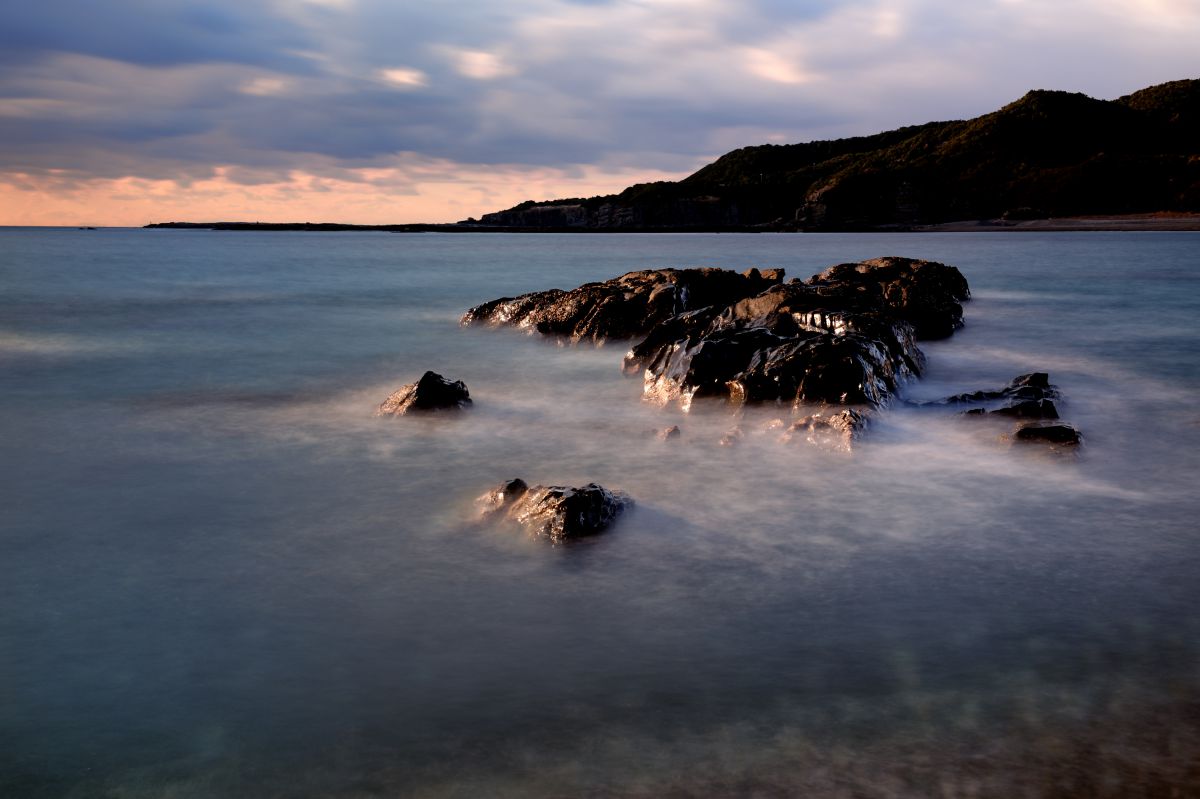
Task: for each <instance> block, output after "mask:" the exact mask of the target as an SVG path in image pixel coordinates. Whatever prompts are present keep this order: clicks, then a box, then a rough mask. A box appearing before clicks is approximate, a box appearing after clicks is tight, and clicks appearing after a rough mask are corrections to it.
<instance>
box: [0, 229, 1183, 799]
mask: <svg viewBox="0 0 1200 799" xmlns="http://www.w3.org/2000/svg"><path fill="white" fill-rule="evenodd" d="M881 255H906V256H911V257H920V258H929V259H933V260H939V261H943V262H945V263H950V264H953V265H955V266H958V267H959V268H960V269H961V270H962V272H963V274H964V275H965V276H966V278H967V280H968V281H969V282H970V285H971V287H972V290H973V292H974V300H973V301H972V302H970V303H968V304H967V305H966V306H965V311H966V323H967V324H966V327H965V328H964V329H963V330H961V331H959V332H958V333H957V334H956V335H955V336H954V337H952V338H951V339H949V340H946V341H940V342H932V343H927V344H925V345H924V349H925V351H926V353H927V354H928V356H929V367H928V371H927V374H926V375H925V377H924V378H923V379H922V380H920V381H918V382H914V383H911V384H910V385H908V386H907V388H906V391H905V395H904V396H905V398H906V399H909V400H925V399H935V398H937V397H941V396H945V395H947V394H950V393H955V392H960V391H969V390H974V389H979V388H994V387H999V386H1001V385H1003V384H1005V383H1006V382H1007V381H1008V380H1009V379H1011V378H1012V377H1013V376H1015V375H1017V374H1020V373H1022V372H1028V371H1034V370H1044V371H1048V372H1049V373H1050V376H1051V380H1052V382H1054V383H1056V384H1057V385H1058V386H1059V387H1060V389H1061V390H1062V392H1063V394H1064V400H1063V402H1062V403H1060V410H1061V412H1062V414H1063V417H1064V419H1065V420H1066V421H1067V422H1069V423H1071V424H1073V425H1075V426H1076V427H1078V428H1079V429H1080V430H1081V431H1082V432H1083V434H1084V436H1085V445H1084V446H1083V447H1082V448H1081V449H1080V451H1079V452H1078V453H1077V454H1074V455H1067V456H1062V455H1055V454H1054V453H1053V452H1051V451H1050V450H1047V449H1043V448H1039V447H1029V448H1023V447H1014V446H1012V445H1011V444H1010V443H1009V441H1008V440H1007V438H1006V433H1008V432H1009V428H1008V427H1007V426H1005V425H1003V424H1001V425H993V424H990V423H989V422H988V421H987V420H965V419H963V418H960V417H958V416H956V415H955V414H953V413H947V412H945V411H940V410H936V409H930V408H923V407H917V406H916V405H913V404H907V403H897V404H896V405H895V406H893V407H892V408H891V409H889V410H887V411H885V412H884V413H882V414H880V417H879V419H878V420H877V422H876V424H875V425H874V427H873V428H872V430H871V432H870V435H869V436H868V437H867V438H866V439H865V440H864V441H862V442H861V443H859V444H858V445H857V446H856V447H855V448H854V449H853V451H851V452H846V451H841V450H838V449H835V448H822V447H818V446H812V445H809V444H805V443H802V442H791V443H783V442H781V441H780V440H779V436H778V431H777V430H772V429H771V428H770V423H771V421H772V420H773V419H776V418H784V417H786V416H787V414H788V411H787V409H786V408H778V407H768V408H757V409H753V410H751V411H750V412H748V413H747V414H746V415H745V416H744V417H742V418H735V417H734V416H733V415H732V412H731V411H730V410H729V409H728V408H726V407H724V406H722V405H721V404H719V403H715V402H707V403H697V407H695V408H694V409H693V411H692V412H691V413H690V414H688V415H686V416H685V415H683V414H681V413H680V412H679V411H678V410H676V409H670V408H668V409H660V408H655V407H652V406H649V405H647V404H645V403H643V402H641V401H640V390H641V386H640V380H638V379H630V378H626V377H623V376H622V375H621V372H620V361H621V357H622V355H623V354H624V349H625V348H624V346H623V345H621V344H620V343H610V344H609V345H608V346H605V347H600V348H594V347H590V346H581V347H568V346H558V345H556V344H554V343H552V342H548V341H545V340H542V339H538V338H535V337H531V336H527V335H524V334H522V333H520V332H516V331H511V330H487V329H475V328H472V329H463V328H460V327H459V326H458V324H457V320H458V317H459V315H460V314H461V313H462V312H463V311H464V310H465V309H466V308H467V307H469V306H471V305H474V304H477V303H479V302H482V301H484V300H488V299H492V298H495V297H499V296H504V295H513V294H517V293H521V292H526V291H532V290H538V289H543V288H549V287H554V286H557V287H562V288H571V287H574V286H576V285H578V284H580V283H583V282H586V281H590V280H597V279H604V278H608V277H613V276H615V275H618V274H620V273H622V272H625V271H628V270H631V269H640V268H649V267H661V266H697V265H706V266H721V267H730V268H736V269H739V270H740V269H745V268H747V267H750V266H760V267H767V266H772V267H774V266H778V267H784V268H785V269H786V270H787V272H788V275H789V276H799V277H807V276H809V275H811V274H813V273H815V272H817V271H819V270H821V269H823V268H824V267H826V266H828V265H831V264H834V263H838V262H843V261H855V260H861V259H865V258H871V257H876V256H881ZM426 369H433V370H435V371H438V372H441V373H443V374H445V375H447V376H449V377H451V378H453V379H462V380H464V381H466V383H467V385H468V386H469V388H470V390H471V393H472V396H473V397H474V399H475V405H474V407H473V408H472V409H471V410H470V411H469V412H467V413H463V414H459V415H453V416H447V415H441V416H435V417H432V418H402V419H379V418H375V417H374V416H373V412H374V409H375V407H376V406H377V405H378V403H379V402H380V401H382V400H383V399H384V398H385V397H386V396H387V395H388V394H389V393H390V392H391V391H393V390H394V389H395V388H397V387H398V386H400V385H401V384H403V383H407V382H410V381H412V380H415V379H416V378H417V377H419V376H420V375H421V373H422V372H424V371H425V370H426ZM1198 392H1200V235H1198V234H1189V233H1179V234H1175V233H1154V234H1149V233H1148V234H1130V233H1084V234H1072V233H1052V234H1034V233H1030V234H897V235H884V234H871V235H858V234H855V235H851V234H846V235H841V234H838V235H814V234H798V235H656V236H626V235H567V236H552V235H547V236H525V235H486V234H478V235H432V234H425V235H420V234H413V235H407V234H385V233H378V234H372V233H363V234H358V233H335V234H307V233H306V234H300V233H214V232H207V231H143V230H100V231H94V232H92V231H77V230H48V229H5V230H0V486H3V489H2V491H3V500H2V503H0V795H3V796H13V797H51V796H53V797H59V796H66V797H94V796H105V797H120V798H121V799H135V798H136V799H141V798H142V797H164V796H169V797H175V798H176V799H180V798H184V797H186V798H188V799H190V798H191V797H210V796H212V797H218V796H219V797H339V798H341V797H354V798H355V799H358V798H359V797H391V796H413V797H483V796H489V797H490V796H497V797H500V796H513V797H517V796H522V797H524V796H533V797H542V796H546V797H550V796H553V797H576V796H596V797H625V796H637V797H662V796H680V797H682V796H771V797H774V796H796V795H803V796H813V797H825V796H830V797H833V796H837V797H842V796H847V797H849V796H854V797H864V796H866V797H874V796H880V797H883V796H905V797H907V796H913V797H927V796H997V797H1000V796H1003V797H1023V796H1030V797H1034V796H1037V797H1041V796H1056V797H1057V796H1076V795H1077V796H1114V797H1116V796H1168V795H1178V796H1193V795H1198V794H1200V765H1198V764H1200V613H1197V607H1200V578H1198V577H1197V575H1198V574H1200V523H1198V519H1200V492H1198V491H1197V482H1198V477H1200V468H1198V467H1200V456H1198V454H1197V453H1200V399H1198V397H1200V393H1198ZM671 424H678V425H680V427H681V428H682V433H683V434H682V437H681V438H680V439H679V440H677V441H671V442H663V441H659V440H656V439H655V438H653V437H648V436H646V435H645V431H646V430H648V429H653V428H662V427H665V426H668V425H671ZM734 424H740V425H741V426H742V428H743V430H744V431H745V436H744V438H743V440H742V441H741V443H740V444H739V445H738V446H735V447H721V446H719V445H718V440H719V439H720V437H721V435H722V434H723V433H724V432H725V431H726V430H728V429H729V428H730V427H731V426H733V425H734ZM515 476H520V477H523V478H524V479H526V480H527V481H529V482H530V483H534V482H542V483H551V482H553V483H569V484H580V483H582V482H587V481H596V482H600V483H602V484H604V485H606V486H608V487H611V488H619V489H623V490H625V491H627V492H629V493H630V494H632V495H633V496H634V498H635V500H636V502H637V507H636V508H635V510H634V511H633V512H631V513H629V514H628V515H626V516H625V517H623V518H622V519H621V520H620V522H619V523H618V524H617V525H616V526H615V527H614V528H613V529H612V530H611V531H609V532H608V533H606V534H605V535H603V536H600V537H597V538H594V539H591V540H589V541H587V542H585V543H581V544H578V545H573V546H551V545H549V544H547V543H546V542H545V541H542V540H535V539H529V538H526V537H525V536H524V535H522V534H521V533H520V532H519V531H517V530H513V529H510V528H506V527H503V526H500V525H491V524H482V523H480V522H479V521H478V520H477V519H476V518H475V517H474V515H473V506H472V501H473V499H474V498H475V497H476V496H478V495H479V494H481V493H483V492H484V491H485V490H486V489H488V488H489V487H490V486H492V485H493V484H495V483H497V482H499V481H501V480H503V479H506V478H510V477H515Z"/></svg>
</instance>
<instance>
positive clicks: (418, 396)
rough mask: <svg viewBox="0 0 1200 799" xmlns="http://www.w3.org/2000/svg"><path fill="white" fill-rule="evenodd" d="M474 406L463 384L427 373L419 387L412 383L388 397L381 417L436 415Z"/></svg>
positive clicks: (418, 382) (459, 381)
mask: <svg viewBox="0 0 1200 799" xmlns="http://www.w3.org/2000/svg"><path fill="white" fill-rule="evenodd" d="M470 404H471V394H470V392H468V391H467V386H466V384H465V383H463V382H462V381H461V380H454V381H451V380H447V379H446V378H444V377H442V376H441V375H439V374H438V373H437V372H426V373H425V374H424V375H422V376H421V379H420V380H418V381H417V382H415V383H409V384H408V385H406V386H403V387H401V388H400V389H399V390H398V391H396V392H395V393H394V394H392V395H391V396H390V397H388V398H387V399H386V400H384V401H383V403H382V404H381V405H380V406H379V410H378V411H377V413H376V415H377V416H403V415H404V414H406V413H410V412H413V411H436V410H449V409H455V408H465V407H467V406H468V405H470Z"/></svg>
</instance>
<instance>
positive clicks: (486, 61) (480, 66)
mask: <svg viewBox="0 0 1200 799" xmlns="http://www.w3.org/2000/svg"><path fill="white" fill-rule="evenodd" d="M444 52H445V53H446V54H447V55H448V56H449V58H450V59H451V62H452V63H453V64H454V68H455V69H456V70H457V71H458V74H460V75H463V76H464V77H468V78H473V79H474V80H495V79H496V78H502V77H505V76H507V75H512V74H514V72H515V70H514V69H513V68H512V67H511V66H509V65H508V64H506V63H505V62H504V60H503V59H502V58H501V57H500V56H499V55H497V54H496V53H489V52H487V51H486V50H464V49H460V48H455V47H447V48H444Z"/></svg>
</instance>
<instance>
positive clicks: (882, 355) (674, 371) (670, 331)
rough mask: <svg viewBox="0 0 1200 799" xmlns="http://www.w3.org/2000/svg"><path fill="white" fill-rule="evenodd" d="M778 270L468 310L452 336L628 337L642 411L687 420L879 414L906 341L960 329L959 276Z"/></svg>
mask: <svg viewBox="0 0 1200 799" xmlns="http://www.w3.org/2000/svg"><path fill="white" fill-rule="evenodd" d="M782 280H783V270H764V271H759V270H757V269H752V270H748V271H747V272H745V273H742V274H738V273H735V272H731V271H726V270H720V269H683V270H674V269H661V270H651V271H645V272H630V273H628V274H626V275H622V276H621V277H618V278H614V279H613V280H609V281H604V282H602V283H590V284H587V285H584V286H580V287H579V288H578V289H575V290H573V291H569V292H565V291H561V290H558V289H554V290H551V291H546V292H538V293H536V294H526V295H522V296H521V297H516V298H501V299H499V300H493V301H492V302H489V303H484V304H483V305H480V306H477V307H475V308H472V309H471V310H470V311H468V312H467V313H466V315H464V316H463V319H462V322H463V324H476V323H480V322H486V323H491V324H509V325H515V326H517V327H522V328H527V329H531V330H536V331H538V332H541V333H545V334H550V335H556V336H560V337H565V338H568V339H571V340H574V341H580V340H585V339H587V340H592V341H596V342H602V341H604V340H607V339H609V338H627V339H628V338H638V339H640V340H639V341H637V342H636V343H635V344H634V345H633V346H632V348H631V349H630V350H629V352H628V353H627V354H626V356H625V361H624V370H625V372H626V373H629V374H636V373H638V372H639V371H640V372H642V373H643V380H644V387H643V396H644V397H645V399H647V400H649V401H651V402H654V403H657V404H660V405H666V404H668V403H672V402H675V403H678V404H679V406H680V407H681V408H682V409H683V410H685V411H686V410H688V409H689V408H690V406H691V403H692V401H693V399H695V398H698V397H715V398H722V399H725V400H727V401H730V402H732V403H734V404H742V403H758V402H771V401H775V402H785V403H790V404H793V405H794V406H796V407H797V408H801V407H802V406H804V405H806V404H809V403H822V404H837V405H858V404H861V405H868V406H878V405H883V404H885V403H887V402H888V401H889V399H890V398H891V397H892V396H893V395H894V394H895V393H896V391H897V389H898V388H899V386H900V384H901V383H902V382H903V381H904V380H905V379H907V378H910V377H913V376H916V375H918V374H919V373H920V371H921V369H922V368H923V366H924V355H923V354H922V353H921V351H920V349H919V348H918V347H917V344H916V341H917V339H918V338H939V337H944V336H947V335H949V334H950V333H952V332H953V331H954V330H955V329H957V328H958V327H960V326H961V325H962V305H961V303H962V302H964V301H966V300H967V299H969V297H970V291H969V289H968V288H967V283H966V280H965V279H964V278H963V277H962V275H961V274H960V273H959V271H958V270H957V269H956V268H954V267H952V266H947V265H945V264H940V263H935V262H932V261H921V260H915V259H911V258H895V257H891V258H876V259H873V260H870V261H863V262H861V263H851V264H839V265H837V266H833V267H830V268H829V269H826V270H825V271H823V272H821V273H819V274H817V275H814V276H813V277H812V278H810V279H809V280H807V281H799V280H792V281H791V282H789V283H783V282H782Z"/></svg>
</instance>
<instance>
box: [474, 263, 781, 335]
mask: <svg viewBox="0 0 1200 799" xmlns="http://www.w3.org/2000/svg"><path fill="white" fill-rule="evenodd" d="M782 279H783V270H782V269H768V270H764V271H759V270H758V269H748V270H746V271H745V272H743V273H741V274H739V273H737V272H732V271H730V270H727V269H714V268H704V269H652V270H647V271H642V272H629V273H627V274H624V275H621V276H620V277H617V278H613V279H612V280H605V281H603V282H599V283H585V284H584V285H582V286H580V287H579V288H576V289H572V290H570V291H563V290H562V289H550V290H548V291H539V292H534V293H531V294H522V295H521V296H519V297H501V298H500V299H497V300H492V301H491V302H485V303H483V304H482V305H477V306H475V307H474V308H472V309H470V310H469V311H467V312H466V314H464V315H463V317H462V324H464V325H471V324H480V323H486V324H495V325H513V326H515V327H519V328H524V329H528V330H533V331H536V332H538V333H542V334H544V335H551V336H558V337H561V338H565V339H568V340H571V341H592V342H595V343H601V342H604V341H606V340H608V339H615V338H619V339H627V338H634V337H638V336H644V335H646V334H647V333H649V332H650V331H651V330H652V329H653V328H654V327H655V326H656V325H658V324H659V323H661V322H664V321H666V320H667V319H670V318H671V317H673V316H676V315H678V314H681V313H685V312H687V311H690V310H695V309H697V308H706V307H710V306H713V305H720V306H724V305H727V304H729V303H730V302H735V301H737V300H739V299H741V298H743V297H750V296H753V295H755V294H758V293H759V292H761V291H763V290H764V289H766V288H768V287H769V286H771V285H775V284H778V283H779V282H780V281H781V280H782Z"/></svg>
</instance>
